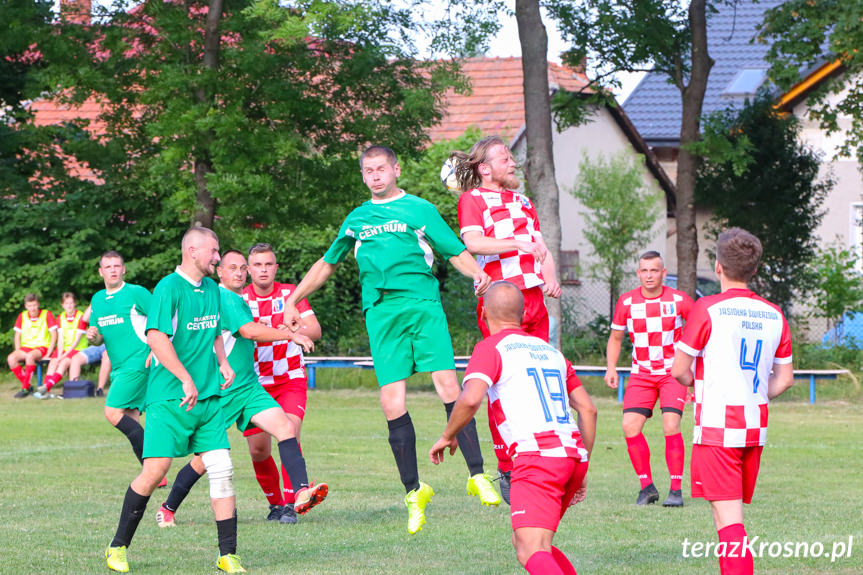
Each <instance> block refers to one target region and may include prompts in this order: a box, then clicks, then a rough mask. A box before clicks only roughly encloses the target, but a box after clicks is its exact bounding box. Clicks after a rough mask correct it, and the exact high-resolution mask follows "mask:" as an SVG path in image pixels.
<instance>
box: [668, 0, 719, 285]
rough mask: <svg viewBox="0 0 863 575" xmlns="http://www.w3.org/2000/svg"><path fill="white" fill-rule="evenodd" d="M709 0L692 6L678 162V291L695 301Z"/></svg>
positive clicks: (708, 64)
mask: <svg viewBox="0 0 863 575" xmlns="http://www.w3.org/2000/svg"><path fill="white" fill-rule="evenodd" d="M705 3H706V0H692V2H691V3H690V4H689V26H690V30H691V32H692V69H691V72H690V76H689V84H688V85H686V87H685V88H683V90H682V98H683V112H682V117H681V122H680V154H679V156H678V159H677V208H676V211H675V219H676V220H677V222H676V223H677V288H678V289H679V290H681V291H684V292H686V293H687V294H689V296H690V297H692V298H693V299H694V298H695V287H696V283H697V280H696V276H697V270H698V228H697V226H696V223H695V174H696V170H697V168H698V158H697V157H696V156H694V155H693V154H692V153H690V152H689V150H688V149H687V144H689V143H692V142H696V141H698V139H699V138H700V137H701V108H702V105H703V104H704V93H705V91H706V90H707V77H708V76H709V74H710V68H712V67H713V60H712V59H711V58H710V54H708V52H707V18H706V10H705Z"/></svg>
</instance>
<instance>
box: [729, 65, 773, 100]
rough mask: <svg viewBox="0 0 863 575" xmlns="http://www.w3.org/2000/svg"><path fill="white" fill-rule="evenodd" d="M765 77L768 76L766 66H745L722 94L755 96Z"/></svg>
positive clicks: (738, 96)
mask: <svg viewBox="0 0 863 575" xmlns="http://www.w3.org/2000/svg"><path fill="white" fill-rule="evenodd" d="M765 78H767V70H765V69H764V68H744V69H742V70H740V71H739V72H738V73H737V75H736V76H734V79H733V80H731V82H729V83H728V86H726V87H725V89H724V90H723V91H722V95H723V96H724V97H726V98H740V97H743V96H754V95H755V93H756V92H757V91H758V88H760V87H761V84H763V83H764V80H765Z"/></svg>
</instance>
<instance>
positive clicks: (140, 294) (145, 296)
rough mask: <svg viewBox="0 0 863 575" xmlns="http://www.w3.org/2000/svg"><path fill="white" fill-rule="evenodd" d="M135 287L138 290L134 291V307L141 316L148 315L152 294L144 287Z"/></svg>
mask: <svg viewBox="0 0 863 575" xmlns="http://www.w3.org/2000/svg"><path fill="white" fill-rule="evenodd" d="M136 287H137V288H138V289H136V290H135V307H136V308H137V309H138V312H139V313H140V314H141V315H150V301H151V300H152V299H153V294H151V293H150V292H149V291H148V290H147V288H145V287H142V286H136Z"/></svg>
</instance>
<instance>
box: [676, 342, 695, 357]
mask: <svg viewBox="0 0 863 575" xmlns="http://www.w3.org/2000/svg"><path fill="white" fill-rule="evenodd" d="M677 349H679V350H680V351H682V352H683V353H685V354H686V355H691V356H692V357H696V356H697V355H698V354H699V353H701V350H699V349H695V348H692V347H689V346H688V345H686V344H685V343H683V342H682V341H678V342H677Z"/></svg>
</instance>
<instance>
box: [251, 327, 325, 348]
mask: <svg viewBox="0 0 863 575" xmlns="http://www.w3.org/2000/svg"><path fill="white" fill-rule="evenodd" d="M238 331H239V332H240V335H241V336H242V337H244V338H246V339H250V340H252V341H256V342H258V343H271V342H274V341H285V340H287V341H292V342H294V343H296V344H297V345H299V346H300V347H302V348H303V351H306V352H309V351H312V350H313V349H315V342H313V341H312V340H311V338H309V337H307V336H305V335H303V334H301V333H294V332H292V331H290V330H288V329H276V328H274V327H270V326H267V325H263V324H260V323H255V322H253V321H250V322H249V323H247V324H244V325H242V326H240V329H239V330H238Z"/></svg>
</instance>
